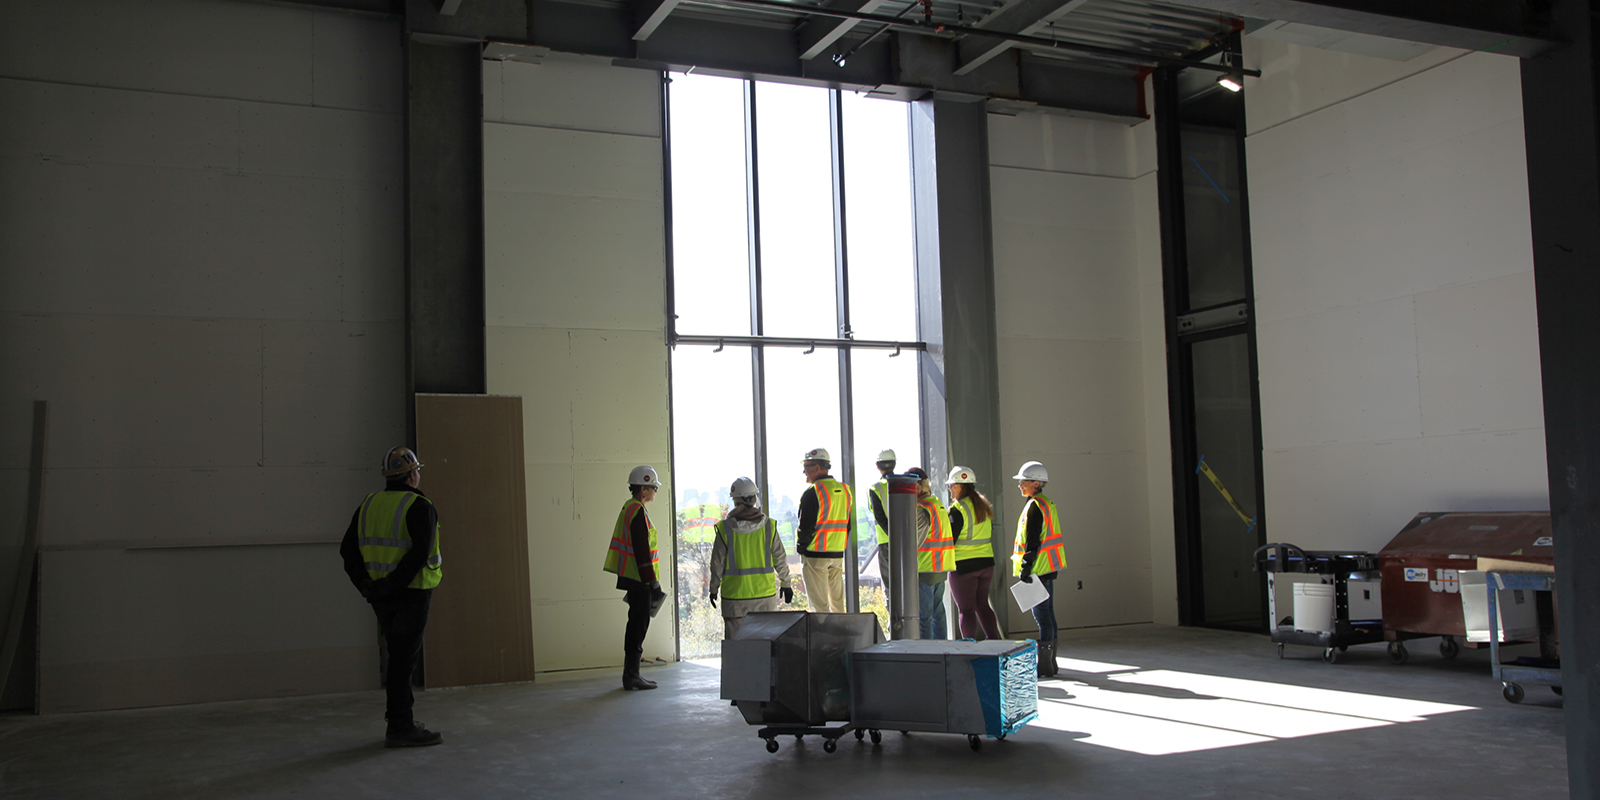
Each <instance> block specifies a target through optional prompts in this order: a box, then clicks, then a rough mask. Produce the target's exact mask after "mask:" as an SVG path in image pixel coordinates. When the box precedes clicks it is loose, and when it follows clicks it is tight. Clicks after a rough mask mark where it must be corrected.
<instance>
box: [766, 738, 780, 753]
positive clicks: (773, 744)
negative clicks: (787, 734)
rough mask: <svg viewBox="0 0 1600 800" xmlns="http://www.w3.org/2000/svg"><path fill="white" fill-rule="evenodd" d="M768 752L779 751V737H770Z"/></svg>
mask: <svg viewBox="0 0 1600 800" xmlns="http://www.w3.org/2000/svg"><path fill="white" fill-rule="evenodd" d="M767 752H769V753H776V752H778V740H777V739H768V740H767Z"/></svg>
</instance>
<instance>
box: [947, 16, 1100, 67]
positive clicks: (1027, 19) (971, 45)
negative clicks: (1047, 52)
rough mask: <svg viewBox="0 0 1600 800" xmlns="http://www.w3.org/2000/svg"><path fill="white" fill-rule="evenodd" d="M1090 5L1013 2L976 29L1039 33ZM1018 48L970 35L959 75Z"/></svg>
mask: <svg viewBox="0 0 1600 800" xmlns="http://www.w3.org/2000/svg"><path fill="white" fill-rule="evenodd" d="M1087 2H1089V0H1012V1H1011V2H1010V3H1007V4H1006V5H1004V6H1001V7H1000V8H999V9H997V10H996V11H995V12H994V13H992V14H990V15H989V16H987V17H984V18H983V20H982V21H980V22H979V23H978V24H977V25H974V26H973V27H976V28H982V29H984V30H990V31H997V32H1001V33H1020V34H1033V33H1038V32H1039V31H1041V30H1044V28H1045V26H1047V25H1049V24H1050V23H1052V22H1054V21H1056V20H1057V19H1060V18H1061V17H1063V16H1065V15H1067V14H1069V13H1071V12H1072V11H1073V9H1076V8H1077V7H1079V6H1081V5H1083V4H1084V3H1087ZM1015 46H1016V42H1013V41H1010V40H1007V39H1001V38H999V37H995V36H981V35H972V36H967V37H966V38H964V39H962V40H961V43H960V45H959V47H958V48H957V49H958V55H957V56H956V74H957V75H965V74H967V73H969V72H971V71H973V70H975V69H977V68H978V67H981V66H983V65H984V63H985V62H987V61H989V59H992V58H994V57H995V56H998V55H1000V54H1001V53H1004V52H1005V51H1007V50H1010V49H1011V48H1012V47H1015Z"/></svg>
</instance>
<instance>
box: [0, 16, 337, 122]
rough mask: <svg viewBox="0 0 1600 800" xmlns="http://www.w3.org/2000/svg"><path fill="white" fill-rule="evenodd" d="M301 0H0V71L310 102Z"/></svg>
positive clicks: (308, 45)
mask: <svg viewBox="0 0 1600 800" xmlns="http://www.w3.org/2000/svg"><path fill="white" fill-rule="evenodd" d="M318 16H323V15H319V14H317V13H315V12H312V11H308V10H305V9H295V8H289V7H287V6H276V5H269V4H265V3H249V2H228V1H223V2H216V1H215V0H145V2H117V1H116V0H14V1H13V2H7V3H5V4H0V75H8V76H13V77H22V78H33V79H37V80H46V81H56V82H61V83H77V84H85V85H91V86H118V87H123V88H128V89H144V90H151V91H162V92H173V93H178V94H197V95H206V96H213V97H236V98H241V99H250V100H267V101H271V102H279V103H304V104H310V103H311V102H312V101H313V99H314V97H315V93H314V91H313V88H312V86H313V82H314V75H315V69H314V67H313V64H314V60H313V55H314V52H315V48H314V47H313V44H312V38H313V37H312V19H313V18H314V17H318Z"/></svg>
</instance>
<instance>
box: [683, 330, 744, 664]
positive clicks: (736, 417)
mask: <svg viewBox="0 0 1600 800" xmlns="http://www.w3.org/2000/svg"><path fill="white" fill-rule="evenodd" d="M750 374H751V370H750V348H748V347H728V348H725V349H724V350H723V351H722V352H720V353H717V352H713V348H710V347H694V346H690V345H679V346H678V347H677V348H675V349H674V350H673V353H672V385H673V390H672V460H673V472H672V488H673V491H674V492H675V495H674V497H675V500H676V505H677V511H678V516H677V522H678V524H677V537H678V548H677V550H678V626H679V627H678V645H679V649H680V652H681V656H680V657H682V658H704V657H708V656H709V657H715V656H717V655H718V654H719V653H720V652H721V645H720V644H719V643H720V642H721V641H722V613H721V612H719V611H717V610H716V609H714V608H712V607H711V605H710V604H709V603H708V602H707V601H706V594H707V590H708V589H709V587H710V573H709V569H708V568H709V565H710V561H711V539H712V535H713V534H714V532H715V526H716V524H717V521H718V520H720V519H722V517H723V514H725V513H726V512H727V507H728V487H729V486H731V485H732V484H733V480H734V479H735V478H738V477H741V476H743V477H750V478H753V477H755V451H756V450H755V426H754V422H753V413H754V412H753V409H752V406H751V402H752V401H751V398H752V397H753V396H754V394H753V392H752V391H751V381H750Z"/></svg>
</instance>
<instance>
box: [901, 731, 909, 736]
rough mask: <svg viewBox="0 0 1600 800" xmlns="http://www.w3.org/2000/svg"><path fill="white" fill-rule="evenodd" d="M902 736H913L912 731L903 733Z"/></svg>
mask: <svg viewBox="0 0 1600 800" xmlns="http://www.w3.org/2000/svg"><path fill="white" fill-rule="evenodd" d="M900 735H901V736H910V735H911V731H901V732H900Z"/></svg>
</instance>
